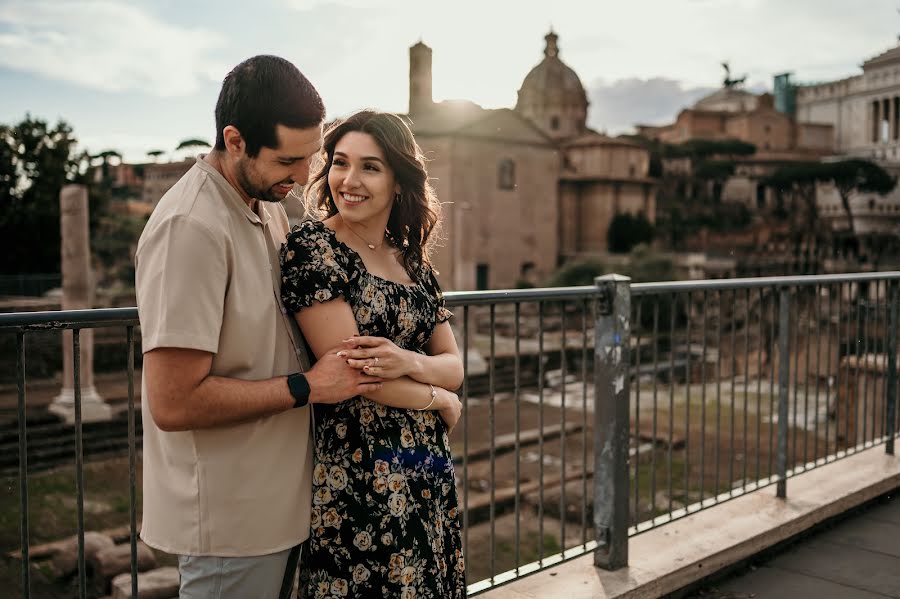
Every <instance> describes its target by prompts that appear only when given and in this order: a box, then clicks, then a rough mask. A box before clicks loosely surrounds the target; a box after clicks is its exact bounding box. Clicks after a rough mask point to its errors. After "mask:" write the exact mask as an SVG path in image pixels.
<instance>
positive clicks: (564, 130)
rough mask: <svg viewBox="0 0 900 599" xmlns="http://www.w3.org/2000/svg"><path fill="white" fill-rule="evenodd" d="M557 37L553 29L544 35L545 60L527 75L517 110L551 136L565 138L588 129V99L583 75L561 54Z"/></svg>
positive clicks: (520, 92)
mask: <svg viewBox="0 0 900 599" xmlns="http://www.w3.org/2000/svg"><path fill="white" fill-rule="evenodd" d="M558 39H559V36H557V35H556V34H555V33H553V32H552V31H551V32H550V33H548V34H547V35H546V36H545V37H544V40H546V42H547V45H546V47H545V48H544V60H542V61H541V62H540V64H538V65H537V66H536V67H534V68H533V69H531V72H529V73H528V75H526V76H525V80H524V81H523V82H522V87H521V88H519V100H518V102H517V103H516V110H517V111H518V112H520V113H522V115H524V116H525V117H527V118H529V119H531V120H532V121H534V123H535V124H536V125H538V126H539V127H540V128H541V129H543V130H544V131H545V132H546V133H547V134H549V135H550V136H551V137H555V138H563V137H571V136H573V135H577V134H579V133H581V132H583V131H584V130H585V127H586V124H585V123H586V121H587V107H588V100H587V93H585V90H584V86H583V85H582V84H581V79H579V78H578V75H577V74H576V73H575V71H573V70H572V69H571V68H570V67H569V66H568V65H566V63H564V62H563V61H562V60H560V58H559V46H558V45H557V41H558Z"/></svg>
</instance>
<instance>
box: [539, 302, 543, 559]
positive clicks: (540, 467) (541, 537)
mask: <svg viewBox="0 0 900 599" xmlns="http://www.w3.org/2000/svg"><path fill="white" fill-rule="evenodd" d="M538 429H539V431H540V432H539V434H538V456H539V458H540V460H539V462H538V480H540V481H541V484H540V487H539V488H538V564H539V565H540V566H541V567H543V566H544V302H542V301H538Z"/></svg>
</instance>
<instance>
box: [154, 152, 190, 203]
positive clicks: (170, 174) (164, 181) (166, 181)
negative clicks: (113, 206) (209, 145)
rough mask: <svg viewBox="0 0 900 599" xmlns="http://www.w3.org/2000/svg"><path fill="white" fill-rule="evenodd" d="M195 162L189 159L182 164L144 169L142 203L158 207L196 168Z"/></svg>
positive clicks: (163, 164) (160, 165) (156, 165)
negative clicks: (185, 175)
mask: <svg viewBox="0 0 900 599" xmlns="http://www.w3.org/2000/svg"><path fill="white" fill-rule="evenodd" d="M195 162H196V159H195V158H188V159H187V160H182V161H181V162H166V163H162V164H148V165H146V166H145V167H144V186H143V189H142V191H141V201H143V202H144V203H146V204H150V205H151V206H153V207H156V204H157V202H159V200H160V198H162V197H163V195H165V193H166V192H167V191H169V189H170V188H171V187H172V186H173V185H175V183H177V182H178V180H179V179H181V177H182V176H184V174H185V173H186V172H188V170H190V168H191V167H192V166H194V163H195Z"/></svg>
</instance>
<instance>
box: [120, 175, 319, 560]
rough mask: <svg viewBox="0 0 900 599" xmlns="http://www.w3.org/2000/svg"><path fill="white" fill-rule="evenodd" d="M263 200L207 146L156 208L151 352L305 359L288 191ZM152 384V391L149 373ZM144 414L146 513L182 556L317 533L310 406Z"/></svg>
mask: <svg viewBox="0 0 900 599" xmlns="http://www.w3.org/2000/svg"><path fill="white" fill-rule="evenodd" d="M258 212H259V214H257V213H255V212H254V211H252V210H250V208H249V207H248V206H247V204H246V203H245V202H244V201H243V200H242V199H241V197H240V195H238V193H237V192H236V191H235V190H234V188H232V187H231V185H230V184H229V183H228V182H227V181H226V180H225V178H224V177H223V176H222V175H221V174H220V173H219V172H218V171H217V170H215V168H213V167H212V166H211V165H209V164H208V163H207V162H205V161H204V160H203V159H202V157H201V158H199V159H198V160H197V163H196V164H195V165H194V166H193V167H192V168H191V170H189V171H188V172H187V174H185V176H184V177H183V178H182V179H181V180H180V181H178V183H176V184H175V186H173V187H172V189H171V190H169V192H167V193H166V194H165V195H164V196H163V198H162V199H161V200H160V202H159V204H158V205H157V207H156V208H155V209H154V211H153V214H152V215H151V217H150V220H149V221H148V222H147V225H146V227H145V228H144V232H143V234H142V235H141V238H140V241H139V242H138V249H137V253H136V256H135V263H136V275H135V279H136V280H135V284H136V290H137V302H138V313H139V316H140V321H141V336H142V344H143V351H144V353H147V352H149V351H151V350H154V349H156V348H164V347H170V348H189V349H197V350H202V351H206V352H210V353H212V354H213V359H212V368H211V374H212V375H216V376H224V377H231V378H238V379H244V380H263V379H268V378H272V377H275V376H283V375H287V374H291V373H293V372H298V371H299V370H301V363H306V355H305V354H304V353H303V350H302V348H300V349H298V348H295V340H294V339H293V338H292V336H291V323H290V321H289V318H290V316H289V315H288V314H287V313H286V310H285V309H284V307H283V305H282V303H281V300H280V272H279V264H278V253H279V250H280V248H281V245H282V244H283V243H284V240H285V237H286V235H287V232H288V229H289V225H288V221H287V217H286V215H285V213H284V209H283V208H282V207H281V206H280V205H279V204H267V203H264V202H259V204H258ZM143 397H144V398H146V397H147V387H146V381H144V384H143ZM141 413H142V417H143V429H144V432H143V461H144V470H143V478H144V481H143V483H144V484H143V489H144V495H143V502H144V506H143V524H142V530H141V538H142V539H143V540H144V541H145V542H146V543H147V544H148V545H150V546H152V547H156V548H158V549H161V550H163V551H166V552H169V553H175V554H180V555H215V556H223V557H233V556H252V555H263V554H268V553H273V552H276V551H280V550H283V549H286V548H288V547H293V546H294V545H297V544H299V543H300V542H302V541H304V540H305V539H306V538H307V536H308V535H309V512H310V502H311V496H310V485H311V480H310V474H311V468H312V453H311V449H312V447H311V439H310V430H311V429H310V411H309V408H308V407H307V408H299V409H294V410H288V411H286V412H282V413H280V414H276V415H274V416H269V417H266V418H260V419H257V420H254V421H251V422H247V423H243V424H238V425H232V426H224V427H219V428H213V429H205V430H193V431H178V432H164V431H161V430H160V429H159V428H158V427H157V426H156V425H155V423H154V422H153V418H152V415H151V414H150V410H149V402H148V401H143V402H142V411H141Z"/></svg>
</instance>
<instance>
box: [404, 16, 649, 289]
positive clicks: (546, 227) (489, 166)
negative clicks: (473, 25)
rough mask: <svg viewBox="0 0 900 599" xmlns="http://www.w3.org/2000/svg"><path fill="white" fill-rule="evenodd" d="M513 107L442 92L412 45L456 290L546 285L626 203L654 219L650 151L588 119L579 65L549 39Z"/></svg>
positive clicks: (418, 112) (596, 247)
mask: <svg viewBox="0 0 900 599" xmlns="http://www.w3.org/2000/svg"><path fill="white" fill-rule="evenodd" d="M544 39H545V48H544V58H543V60H542V61H541V62H540V63H538V64H537V65H536V66H535V67H534V68H533V69H532V70H531V71H530V72H529V73H528V74H527V75H526V77H525V78H524V80H523V82H522V85H521V87H520V88H519V91H518V101H517V103H516V107H515V108H514V109H508V108H501V109H494V110H486V109H484V108H481V107H480V106H477V105H476V104H473V103H472V102H468V101H450V102H447V101H445V102H434V101H433V99H432V97H431V89H432V85H431V76H432V68H431V58H432V50H431V49H430V48H429V47H428V46H426V45H425V44H424V43H422V42H419V43H417V44H416V45H414V46H412V47H411V48H410V88H409V90H410V98H409V115H408V118H409V120H410V122H411V126H412V128H413V131H414V133H415V135H416V139H417V140H418V142H419V145H420V146H421V147H422V149H423V151H424V152H425V154H426V156H427V157H428V158H429V164H428V172H429V175H430V177H431V178H432V184H433V185H434V187H435V190H436V191H437V195H438V198H439V200H440V201H441V202H442V206H443V213H444V215H443V232H444V243H443V245H442V246H440V247H439V248H438V250H437V252H436V255H435V264H436V266H437V268H438V270H439V271H441V281H442V283H443V284H444V286H445V287H447V288H448V289H458V290H462V289H490V288H508V287H513V286H515V285H517V284H519V283H522V282H528V283H540V282H541V281H542V280H544V279H545V278H546V277H547V276H549V275H550V274H551V273H552V272H553V271H554V270H556V268H557V267H558V266H559V265H560V264H561V263H562V262H564V261H566V260H568V259H572V258H576V257H581V256H584V255H591V254H597V253H603V252H605V251H606V248H607V245H606V241H607V230H608V228H609V225H610V222H611V221H612V219H613V217H614V216H615V215H616V214H618V213H621V212H630V213H634V214H637V213H642V214H644V215H645V216H646V217H647V218H648V219H649V220H650V221H651V222H653V221H654V219H655V186H656V182H655V181H654V180H653V179H651V178H650V177H649V176H648V170H649V161H650V158H649V152H647V151H646V150H645V149H644V148H643V147H641V146H640V145H638V144H635V143H633V142H630V141H627V140H624V139H620V138H611V137H608V136H605V135H602V134H600V133H598V132H596V131H592V130H591V129H590V128H588V127H587V109H588V101H587V94H586V92H585V89H584V86H583V85H582V84H581V81H580V79H579V78H578V75H577V74H576V73H575V71H573V70H572V69H571V68H570V67H569V66H567V65H566V64H565V63H564V62H563V61H562V60H561V59H560V56H559V37H558V36H557V35H556V34H555V33H554V32H552V31H551V32H550V33H549V34H548V35H547V36H546V37H545V38H544Z"/></svg>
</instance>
